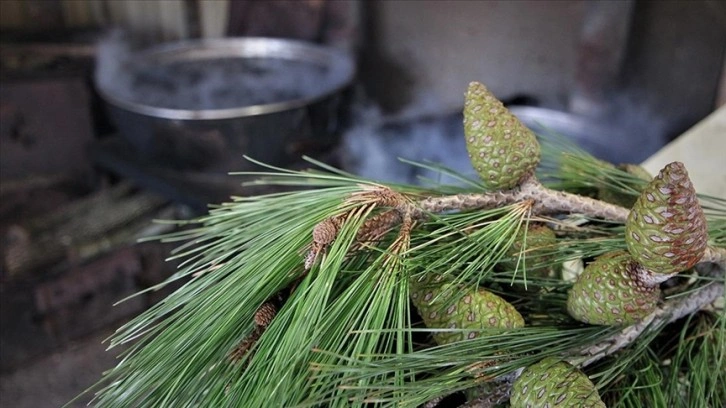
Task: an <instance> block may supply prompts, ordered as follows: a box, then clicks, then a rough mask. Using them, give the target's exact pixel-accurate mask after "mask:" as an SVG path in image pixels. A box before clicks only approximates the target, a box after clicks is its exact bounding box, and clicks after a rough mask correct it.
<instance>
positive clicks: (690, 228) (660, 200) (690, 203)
mask: <svg viewBox="0 0 726 408" xmlns="http://www.w3.org/2000/svg"><path fill="white" fill-rule="evenodd" d="M707 240H708V230H707V228H706V217H705V215H704V214H703V209H701V205H700V204H699V203H698V198H697V197H696V191H695V189H694V188H693V184H692V183H691V180H690V179H689V178H688V172H687V171H686V168H685V167H684V166H683V163H680V162H673V163H670V164H668V165H666V166H665V167H664V168H663V170H661V171H660V173H659V174H658V176H656V177H655V178H654V179H653V180H652V181H651V182H650V183H649V184H648V186H647V187H646V188H645V189H644V190H643V192H642V193H641V194H640V197H638V200H637V201H636V202H635V205H633V208H632V209H631V210H630V214H629V216H628V220H627V222H626V223H625V242H626V243H627V245H628V251H630V254H631V255H632V256H633V258H635V260H636V261H638V262H639V263H640V264H641V265H643V266H644V267H645V268H647V269H649V270H651V271H653V272H655V273H659V274H666V275H667V274H674V273H678V272H682V271H685V270H687V269H689V268H691V267H692V266H694V265H695V264H696V263H698V261H699V260H700V259H701V257H702V256H703V254H704V252H705V250H706V241H707Z"/></svg>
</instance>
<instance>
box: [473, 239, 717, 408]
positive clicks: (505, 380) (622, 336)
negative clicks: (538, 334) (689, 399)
mask: <svg viewBox="0 0 726 408" xmlns="http://www.w3.org/2000/svg"><path fill="white" fill-rule="evenodd" d="M706 254H707V256H708V261H709V262H712V263H713V264H714V265H715V267H714V268H713V270H712V271H711V272H710V273H706V275H712V276H713V277H717V278H721V279H723V278H724V273H725V272H726V268H724V265H723V261H724V259H725V257H724V254H726V249H724V248H713V247H709V249H708V250H707V251H706ZM704 258H706V256H704ZM722 296H724V283H722V282H711V283H709V284H707V285H705V286H703V287H701V288H699V289H698V290H696V291H693V292H692V293H690V294H688V295H687V296H683V297H679V298H675V299H671V300H668V301H666V302H664V304H663V305H662V306H661V307H659V308H658V309H656V310H655V311H654V312H653V313H651V314H650V315H649V316H647V317H646V318H645V319H643V320H642V321H640V322H639V323H637V324H634V325H631V326H628V327H626V328H624V329H622V330H621V331H620V332H619V333H617V334H615V335H613V336H612V337H610V338H608V339H605V340H603V341H601V342H598V343H596V344H593V345H591V346H588V347H586V348H584V349H582V350H579V351H576V352H574V353H573V354H574V356H572V357H570V358H566V359H565V360H566V361H567V362H569V363H571V364H573V365H575V366H578V367H586V366H588V365H591V364H593V363H595V362H597V361H599V360H601V359H603V358H605V357H607V356H610V355H612V354H614V353H615V352H617V351H619V350H622V349H623V348H625V347H628V346H629V345H631V344H633V343H634V342H635V341H636V340H637V339H638V338H640V337H641V336H642V335H643V334H645V333H647V332H648V331H650V330H653V329H655V328H657V327H662V326H663V325H666V324H669V323H672V322H674V321H676V320H678V319H681V318H683V317H685V316H688V315H691V314H693V313H695V312H697V311H699V310H701V309H703V308H704V307H706V306H708V305H710V304H711V303H713V302H714V301H716V299H718V298H719V297H722ZM523 370H524V368H523V367H522V368H520V369H518V370H515V371H514V372H513V373H510V374H507V375H505V376H503V377H502V378H500V379H498V381H499V382H500V384H499V385H498V386H497V387H496V388H495V389H494V390H492V391H491V392H490V393H488V394H486V395H482V396H480V397H478V398H475V399H473V400H470V401H469V402H468V403H466V404H465V405H463V406H462V407H467V408H491V407H494V406H496V405H498V404H501V403H503V402H504V401H506V400H507V399H508V398H509V395H510V392H511V387H512V384H513V383H514V381H515V380H516V379H517V378H518V377H519V376H520V375H521V373H522V371H523Z"/></svg>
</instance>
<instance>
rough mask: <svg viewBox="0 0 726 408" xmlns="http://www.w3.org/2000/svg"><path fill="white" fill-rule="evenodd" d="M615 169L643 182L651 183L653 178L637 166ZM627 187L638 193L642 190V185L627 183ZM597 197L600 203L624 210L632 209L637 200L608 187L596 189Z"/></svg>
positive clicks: (603, 186)
mask: <svg viewBox="0 0 726 408" xmlns="http://www.w3.org/2000/svg"><path fill="white" fill-rule="evenodd" d="M617 168H618V169H620V170H622V171H624V172H626V173H628V174H630V175H632V176H635V177H637V178H639V179H641V180H643V181H651V180H652V179H653V176H651V175H650V173H648V171H647V170H646V169H644V168H643V167H641V166H639V165H637V164H620V165H618V167H617ZM628 187H630V188H632V189H634V190H635V191H640V190H642V189H643V187H644V185H642V184H639V183H635V182H632V183H628ZM597 197H598V199H600V200H602V201H605V202H608V203H611V204H615V205H619V206H621V207H625V208H630V207H632V206H633V204H635V201H636V200H637V199H638V197H637V196H636V195H631V194H626V193H624V192H622V191H618V190H616V189H615V188H613V187H612V186H609V185H601V186H600V187H598V193H597Z"/></svg>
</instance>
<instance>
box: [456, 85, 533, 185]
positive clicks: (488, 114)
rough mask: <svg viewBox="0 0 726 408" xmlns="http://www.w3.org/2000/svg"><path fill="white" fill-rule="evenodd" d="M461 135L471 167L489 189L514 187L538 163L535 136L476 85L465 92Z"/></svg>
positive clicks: (482, 87) (480, 86) (470, 86)
mask: <svg viewBox="0 0 726 408" xmlns="http://www.w3.org/2000/svg"><path fill="white" fill-rule="evenodd" d="M464 135H465V136H466V149H467V151H468V152H469V159H470V160H471V164H472V165H473V166H474V169H476V171H477V173H479V177H481V179H482V181H483V182H484V185H485V186H486V187H487V188H489V189H492V190H506V189H510V188H513V187H516V186H517V185H518V184H519V183H520V182H521V181H522V180H523V179H524V178H525V177H526V176H528V175H529V174H530V173H532V172H533V171H534V169H535V167H537V164H539V160H540V148H539V143H538V142H537V138H536V137H535V135H534V133H532V131H531V130H529V129H527V127H525V126H524V125H523V124H522V123H521V122H520V121H519V119H517V118H516V117H515V116H514V115H512V113H511V112H509V110H507V108H505V107H504V105H503V104H502V103H501V102H500V101H499V100H498V99H497V98H496V97H494V95H492V94H491V92H489V90H488V89H486V87H484V85H482V84H481V83H479V82H472V83H470V84H469V89H468V90H467V92H466V99H465V102H464Z"/></svg>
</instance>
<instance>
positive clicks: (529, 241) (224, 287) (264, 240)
mask: <svg viewBox="0 0 726 408" xmlns="http://www.w3.org/2000/svg"><path fill="white" fill-rule="evenodd" d="M464 113H465V137H466V139H467V147H468V150H469V153H470V157H471V160H472V164H473V165H474V167H475V169H476V170H477V173H478V176H479V178H477V179H472V178H469V177H467V176H464V175H461V174H457V173H455V172H453V171H451V170H449V169H446V168H443V167H441V166H437V165H434V164H418V163H411V165H416V166H424V167H427V168H429V169H433V170H436V171H439V172H441V173H442V174H446V175H448V176H452V177H454V178H455V179H456V180H458V181H459V182H460V183H459V185H457V186H447V185H437V184H436V183H434V182H431V181H429V183H425V184H424V186H410V185H391V184H384V183H377V182H374V181H370V180H364V179H361V178H358V177H356V176H354V175H351V174H347V173H345V172H342V171H340V170H337V169H334V168H331V167H329V166H326V165H325V164H322V163H319V162H316V161H314V160H310V163H311V165H313V166H314V167H316V168H315V169H312V170H309V171H302V172H300V171H288V170H285V169H280V168H274V167H270V166H265V165H264V164H261V163H257V164H259V165H260V166H262V167H263V168H264V169H265V170H264V171H261V172H258V173H247V174H246V175H253V176H255V177H256V179H257V180H256V181H254V182H253V183H256V184H266V185H276V186H287V187H295V188H294V189H291V191H287V192H283V193H276V194H270V195H265V196H258V197H235V198H233V200H232V201H231V202H230V203H226V204H222V205H218V206H215V207H213V208H212V209H211V210H210V211H209V214H208V215H206V216H204V217H201V218H199V219H196V220H192V221H186V222H178V224H180V225H184V226H185V227H186V228H184V229H183V230H181V231H179V232H177V233H174V234H170V235H166V236H163V237H159V239H161V240H163V241H165V242H180V243H181V244H180V246H179V247H178V249H177V250H176V252H175V253H174V254H173V257H174V258H176V259H181V260H183V262H182V263H181V267H180V270H179V272H178V273H177V274H176V275H174V276H172V277H171V278H170V279H169V280H168V282H167V283H169V282H172V281H178V280H182V281H184V282H185V283H184V285H183V286H182V287H181V288H180V289H179V290H177V291H176V292H175V293H173V294H172V295H170V296H169V297H168V298H166V299H165V300H163V301H162V302H160V303H159V304H157V305H156V306H154V307H152V308H151V309H149V310H148V311H146V312H144V313H143V314H141V315H140V316H138V317H137V318H135V319H134V320H132V321H131V322H129V323H128V324H126V325H125V326H123V327H121V328H120V329H119V330H118V332H117V333H116V334H115V335H114V336H113V338H112V339H111V346H112V347H113V346H117V345H120V344H132V345H131V347H130V348H129V349H128V351H126V352H125V353H124V354H123V355H122V358H121V360H120V362H119V364H118V365H117V366H116V367H115V368H114V369H112V370H111V371H109V372H108V373H107V374H106V376H105V378H104V380H103V381H101V382H99V384H98V385H97V386H96V387H95V388H94V391H96V392H97V395H96V398H95V400H94V404H95V405H97V406H100V407H129V406H168V407H182V406H183V407H187V406H189V407H192V406H204V407H232V406H240V407H242V406H244V407H297V406H331V407H332V406H345V407H348V406H405V407H416V406H428V407H433V406H436V405H437V404H454V403H458V404H465V405H467V406H481V407H489V406H499V405H503V406H506V405H507V404H511V406H513V407H525V406H526V407H529V406H532V407H535V406H555V405H557V404H559V406H570V407H579V406H598V407H599V406H605V405H607V406H610V407H618V406H623V407H629V406H638V407H640V406H699V407H701V406H703V407H706V406H712V407H717V406H725V405H726V335H725V333H726V331H725V330H724V329H725V328H726V314H725V313H724V309H723V306H722V305H721V306H715V307H714V306H713V305H712V304H713V302H714V301H715V300H716V299H717V298H719V297H723V290H724V270H726V249H725V248H724V246H726V200H724V199H719V198H714V197H706V196H697V195H696V193H695V190H694V188H693V186H692V184H691V183H690V180H689V179H688V174H687V171H686V169H685V168H684V167H683V165H681V164H680V163H672V164H671V165H669V166H666V168H664V169H663V171H661V173H660V174H659V175H657V176H656V177H655V178H651V177H650V175H648V174H643V171H642V169H639V168H637V166H633V165H621V166H615V165H612V164H609V163H604V162H602V161H600V160H597V159H595V158H593V157H591V156H589V155H588V154H587V153H585V152H583V151H581V150H579V149H577V148H576V147H573V146H571V145H569V144H568V143H567V142H565V141H563V140H562V139H560V138H558V137H556V136H552V135H539V136H540V137H539V138H535V136H534V135H533V134H532V132H531V131H529V130H528V129H527V128H526V127H524V126H523V125H522V124H521V123H520V122H519V121H518V120H517V119H516V118H515V117H514V116H513V115H511V114H510V113H509V112H508V111H507V110H506V109H505V108H504V107H503V106H502V105H501V103H500V102H499V101H497V100H496V99H495V98H494V97H493V96H492V95H491V94H490V93H489V92H488V91H487V90H486V88H484V86H483V85H481V84H478V83H472V84H471V85H470V87H469V90H468V92H467V98H466V105H465V112H464ZM585 266H586V267H585ZM583 267H584V270H583ZM548 404H549V405H548Z"/></svg>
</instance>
